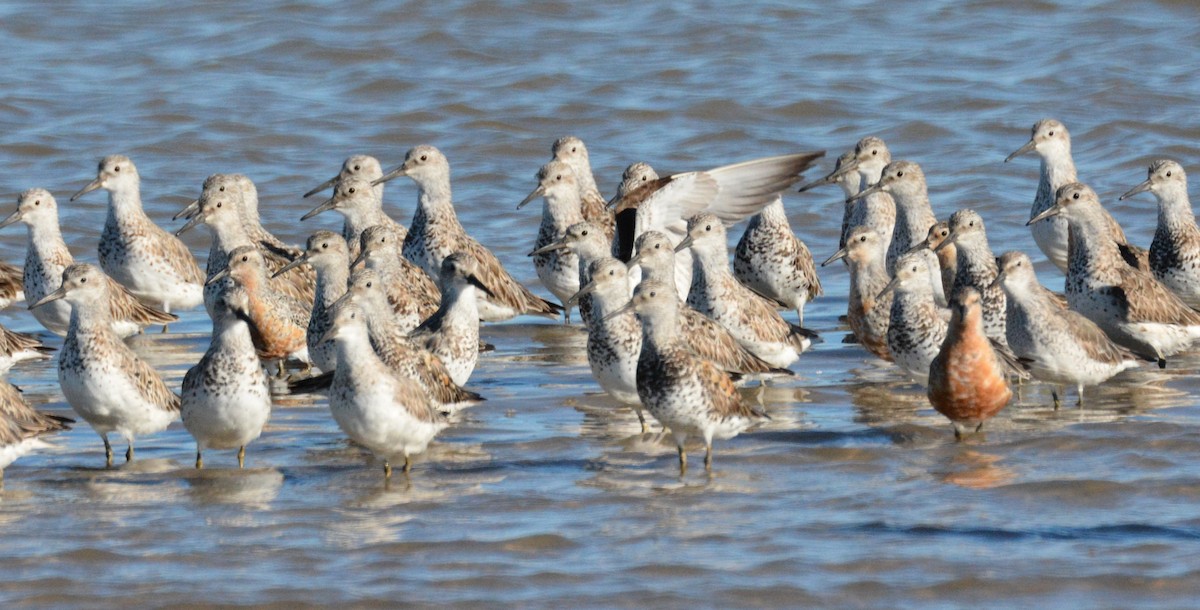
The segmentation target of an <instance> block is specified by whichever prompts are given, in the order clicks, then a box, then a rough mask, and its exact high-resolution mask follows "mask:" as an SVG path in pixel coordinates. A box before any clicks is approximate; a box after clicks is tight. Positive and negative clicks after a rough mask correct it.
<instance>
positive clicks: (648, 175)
mask: <svg viewBox="0 0 1200 610" xmlns="http://www.w3.org/2000/svg"><path fill="white" fill-rule="evenodd" d="M657 181H658V172H655V171H654V168H653V167H650V164H649V163H646V162H643V161H637V162H634V163H630V164H629V165H628V166H627V167H626V168H625V171H623V172H621V182H620V183H618V184H617V194H616V195H614V196H613V198H612V200H610V201H621V200H622V199H625V196H626V195H628V194H630V193H632V192H634V191H636V190H638V189H640V188H642V187H643V185H647V184H651V183H653V182H657ZM609 205H610V207H611V204H609ZM613 218H615V219H616V229H615V231H616V233H614V234H613V238H612V256H613V258H615V259H617V260H622V261H628V260H629V259H630V257H632V256H633V249H634V244H635V242H636V240H635V239H633V238H632V236H633V235H636V234H637V208H636V207H626V208H625V209H623V210H613ZM622 234H625V235H627V236H630V238H628V239H626V240H625V241H622V240H621V235H622ZM630 271H631V273H630V274H629V284H630V289H631V290H632V287H633V286H637V284H638V281H639V280H640V279H641V276H640V275H638V270H637V269H630Z"/></svg>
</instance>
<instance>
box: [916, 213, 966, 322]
mask: <svg viewBox="0 0 1200 610" xmlns="http://www.w3.org/2000/svg"><path fill="white" fill-rule="evenodd" d="M949 236H950V223H949V222H948V221H945V220H939V221H938V223H937V224H935V225H933V226H932V227H929V233H928V234H927V235H926V236H925V241H923V242H921V243H919V244H917V245H915V246H913V249H912V250H929V251H930V252H933V253H935V254H936V256H937V263H938V264H937V269H936V271H937V272H938V273H937V275H938V277H939V278H940V284H941V291H940V295H939V293H938V292H936V290H937V289H936V287H935V293H934V296H935V297H937V300H938V305H941V306H948V305H949V301H948V300H947V299H948V298H949V296H950V293H951V292H954V278H955V277H957V276H958V248H956V247H955V246H954V244H953V243H946V238H947V237H949ZM942 244H945V245H942ZM912 250H910V252H911V251H912Z"/></svg>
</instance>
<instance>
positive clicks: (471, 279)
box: [463, 273, 496, 299]
mask: <svg viewBox="0 0 1200 610" xmlns="http://www.w3.org/2000/svg"><path fill="white" fill-rule="evenodd" d="M463 279H465V280H467V283H468V284H470V285H472V286H474V287H476V288H478V289H479V290H482V291H483V294H486V295H488V297H490V298H493V299H494V298H496V295H495V294H494V293H493V292H492V289H491V288H488V287H487V285H485V284H484V283H483V280H481V279H479V276H478V275H475V274H474V273H472V274H471V275H468V276H466V277H465V278H463Z"/></svg>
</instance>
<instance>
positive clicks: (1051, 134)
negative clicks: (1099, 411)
mask: <svg viewBox="0 0 1200 610" xmlns="http://www.w3.org/2000/svg"><path fill="white" fill-rule="evenodd" d="M1046 135H1050V136H1053V135H1054V132H1053V131H1051V132H1050V133H1048V134H1046Z"/></svg>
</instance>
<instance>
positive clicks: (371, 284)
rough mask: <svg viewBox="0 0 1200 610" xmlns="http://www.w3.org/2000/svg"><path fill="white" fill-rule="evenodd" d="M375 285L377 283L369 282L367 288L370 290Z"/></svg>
mask: <svg viewBox="0 0 1200 610" xmlns="http://www.w3.org/2000/svg"><path fill="white" fill-rule="evenodd" d="M374 285H375V282H367V288H370V287H372V286H374Z"/></svg>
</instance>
